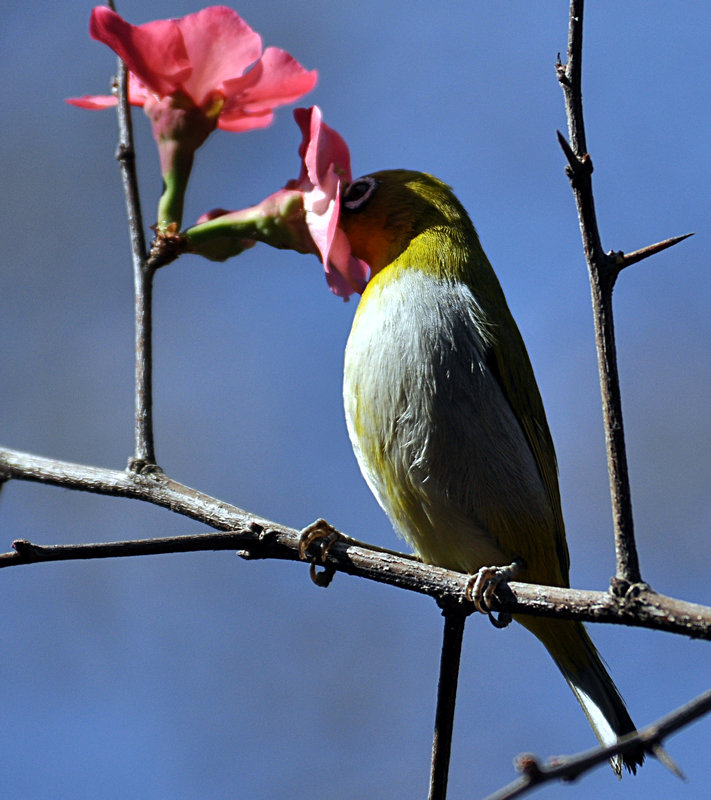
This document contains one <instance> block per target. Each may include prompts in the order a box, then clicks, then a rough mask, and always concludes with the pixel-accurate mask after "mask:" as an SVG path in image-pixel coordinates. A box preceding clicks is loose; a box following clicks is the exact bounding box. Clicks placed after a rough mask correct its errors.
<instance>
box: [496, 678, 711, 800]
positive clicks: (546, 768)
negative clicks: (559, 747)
mask: <svg viewBox="0 0 711 800" xmlns="http://www.w3.org/2000/svg"><path fill="white" fill-rule="evenodd" d="M709 711H711V690H709V691H707V692H704V693H703V694H701V695H699V696H698V697H696V698H695V699H694V700H691V701H690V702H688V703H686V704H685V705H683V706H681V707H680V708H678V709H676V710H675V711H672V712H671V713H670V714H667V715H666V716H664V717H661V719H658V720H657V721H656V722H653V723H652V724H651V725H647V727H646V728H642V729H641V730H639V731H636V732H635V733H631V734H629V735H628V736H625V737H623V738H622V739H620V741H619V742H617V743H616V744H614V745H611V746H609V747H595V748H593V749H591V750H585V751H584V752H582V753H578V754H577V755H575V756H556V757H555V758H551V759H549V761H548V763H547V764H541V763H540V762H539V761H538V759H537V758H536V757H535V756H533V755H529V754H526V755H520V756H518V758H517V759H516V767H517V769H518V770H519V771H520V772H521V773H522V775H521V777H520V778H518V779H517V780H515V781H513V782H512V783H510V784H509V785H508V786H504V787H503V788H502V789H499V791H497V792H494V794H491V795H489V796H488V797H486V798H485V800H513V798H514V797H521V796H522V795H524V794H527V793H528V792H530V791H532V790H533V789H534V788H536V787H538V786H540V785H541V784H543V783H548V782H549V781H554V780H560V781H573V780H576V779H577V778H579V777H580V775H582V774H583V773H584V772H587V771H588V770H590V769H592V768H593V767H596V766H598V765H599V764H604V763H605V762H607V761H608V760H609V759H610V758H611V757H612V756H614V755H616V754H618V753H626V752H628V751H629V750H634V749H635V748H636V747H639V745H640V744H641V745H642V746H643V747H644V748H645V749H647V750H648V751H649V752H650V753H655V752H656V753H659V747H660V745H661V743H662V742H663V741H664V740H665V739H666V738H667V737H668V736H670V735H671V734H672V733H675V732H676V731H678V730H680V729H681V728H683V727H684V726H686V725H688V724H689V723H691V722H693V721H694V720H696V719H698V718H699V717H701V716H703V715H704V714H708V713H709ZM662 754H663V756H664V757H665V758H666V759H667V761H666V762H665V763H666V765H667V766H669V767H670V768H671V769H672V771H674V772H675V774H677V775H678V776H679V777H680V778H683V775H682V774H681V772H680V771H679V769H678V767H676V765H675V764H674V763H673V762H671V760H670V759H669V757H668V756H666V754H664V753H663V751H662Z"/></svg>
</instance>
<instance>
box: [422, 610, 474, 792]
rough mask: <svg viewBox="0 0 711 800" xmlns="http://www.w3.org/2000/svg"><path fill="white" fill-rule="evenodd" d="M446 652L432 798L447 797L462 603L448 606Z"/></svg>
mask: <svg viewBox="0 0 711 800" xmlns="http://www.w3.org/2000/svg"><path fill="white" fill-rule="evenodd" d="M442 613H443V615H444V633H443V636H442V654H441V657H440V664H439V684H438V685H437V710H436V712H435V729H434V738H433V740H432V767H431V771H430V793H429V800H445V798H446V797H447V779H448V777H449V759H450V756H451V753H452V733H453V731H454V708H455V706H456V703H457V683H458V681H459V661H460V659H461V655H462V639H463V638H464V625H465V623H466V619H467V613H466V612H465V611H463V610H462V608H461V606H459V607H454V608H452V607H445V608H444V610H443V611H442Z"/></svg>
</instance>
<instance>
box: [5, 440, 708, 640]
mask: <svg viewBox="0 0 711 800" xmlns="http://www.w3.org/2000/svg"><path fill="white" fill-rule="evenodd" d="M2 479H15V480H27V481H36V482H40V483H46V484H51V485H54V486H62V487H64V488H66V489H74V490H78V491H85V492H93V493H95V494H104V495H112V496H115V497H131V498H134V499H137V500H143V501H146V502H149V503H153V504H155V505H158V506H162V507H164V508H169V509H170V510H171V511H174V512H176V513H178V514H182V515H184V516H187V517H190V518H191V519H194V520H197V521H199V522H202V523H204V524H205V525H209V526H210V527H211V528H215V529H218V530H220V531H231V532H232V533H231V534H230V536H231V537H233V538H231V539H230V540H226V539H225V538H224V534H215V533H206V534H198V535H196V536H192V537H187V539H186V538H185V537H168V538H165V539H147V540H142V541H141V540H139V541H133V542H118V543H116V542H114V543H107V544H88V545H87V544H85V545H55V546H51V547H39V546H37V545H30V544H29V543H24V542H23V543H21V544H20V545H19V551H20V552H12V553H4V554H0V567H3V566H7V567H9V566H14V565H19V564H28V563H34V562H38V561H57V560H66V559H67V558H107V557H117V556H128V555H148V554H152V553H158V552H165V553H167V552H185V551H187V550H224V549H229V550H232V549H235V550H238V551H239V554H240V555H241V556H243V557H245V558H277V559H286V560H290V561H298V560H299V544H300V540H301V532H300V531H298V530H295V529H294V528H289V527H287V526H284V525H280V524H279V523H276V522H272V521H270V520H267V519H264V518H263V517H259V516H257V515H255V514H250V513H249V512H248V511H244V510H243V509H241V508H237V507H236V506H233V505H229V504H228V503H225V502H223V501H221V500H218V499H216V498H214V497H210V496H209V495H206V494H203V493H202V492H199V491H197V490H195V489H191V488H190V487H188V486H185V485H183V484H181V483H178V482H177V481H174V480H172V479H171V478H168V477H167V476H166V475H164V474H163V473H161V472H149V473H147V474H137V473H134V472H131V471H120V470H110V469H101V468H98V467H89V466H85V465H81V464H72V463H70V462H64V461H56V460H54V459H49V458H43V457H41V456H35V455H31V454H29V453H22V452H19V451H16V450H8V449H0V480H2ZM235 531H236V532H237V533H235ZM188 540H190V541H188ZM67 548H73V550H69V549H67ZM326 563H327V564H328V565H329V566H332V567H333V568H334V569H336V570H338V571H340V572H345V573H347V574H349V575H355V576H358V577H361V578H367V579H369V580H374V581H377V582H379V583H387V584H390V585H392V586H397V587H399V588H402V589H407V590H409V591H414V592H418V593H420V594H426V595H429V596H431V597H433V598H434V599H436V600H437V601H438V602H439V603H440V604H443V603H444V604H446V603H454V604H456V603H460V602H465V600H464V598H465V592H466V589H467V586H468V584H469V577H468V576H467V575H464V574H462V573H459V572H451V571H449V570H445V569H442V568H440V567H433V566H430V565H428V564H422V563H421V562H419V561H418V560H417V559H415V558H413V557H411V556H406V555H401V554H398V553H395V552H393V551H391V550H385V549H382V548H376V547H373V546H371V545H368V544H363V543H361V542H358V541H356V540H355V539H351V538H350V537H347V536H343V537H342V539H340V540H339V541H337V542H335V543H334V544H333V545H332V546H331V547H330V548H329V550H328V557H327V560H326ZM508 587H509V591H507V590H505V589H500V590H499V594H498V596H497V603H496V608H495V609H494V610H496V611H506V612H508V613H515V614H534V615H537V616H548V617H556V618H558V619H577V620H581V621H583V622H608V623H614V624H618V625H631V626H635V627H643V628H651V629H654V630H663V631H667V632H669V633H679V634H683V635H685V636H691V637H694V638H701V639H709V640H711V608H708V607H706V606H702V605H698V604H695V603H688V602H686V601H683V600H676V599H674V598H671V597H667V596H665V595H661V594H657V593H656V592H653V591H652V590H651V589H650V588H649V587H647V586H645V585H644V584H640V585H636V586H632V587H630V588H629V589H628V590H627V591H626V592H624V593H622V594H621V595H620V596H616V595H613V594H611V593H608V592H594V591H587V590H585V591H583V590H579V589H563V588H559V587H554V586H538V585H533V584H526V583H518V582H511V583H510V584H509V585H508Z"/></svg>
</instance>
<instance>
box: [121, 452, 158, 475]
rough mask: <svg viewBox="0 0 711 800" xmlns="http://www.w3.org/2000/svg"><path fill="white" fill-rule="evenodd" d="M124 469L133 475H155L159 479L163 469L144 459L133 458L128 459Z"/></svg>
mask: <svg viewBox="0 0 711 800" xmlns="http://www.w3.org/2000/svg"><path fill="white" fill-rule="evenodd" d="M126 469H127V470H128V472H131V473H133V474H134V475H155V476H156V477H159V476H161V475H163V474H164V473H163V469H162V468H161V467H159V466H158V464H153V463H151V462H150V461H147V460H146V459H145V458H134V457H133V456H132V457H131V458H129V459H128V464H127V465H126Z"/></svg>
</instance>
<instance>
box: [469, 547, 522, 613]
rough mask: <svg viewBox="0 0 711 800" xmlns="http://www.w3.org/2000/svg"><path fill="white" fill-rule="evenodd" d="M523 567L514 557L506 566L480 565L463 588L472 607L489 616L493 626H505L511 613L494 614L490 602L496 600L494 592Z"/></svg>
mask: <svg viewBox="0 0 711 800" xmlns="http://www.w3.org/2000/svg"><path fill="white" fill-rule="evenodd" d="M522 569H523V562H522V561H521V560H520V559H516V560H515V561H513V562H512V563H511V564H509V565H508V566H507V567H481V569H480V570H479V571H478V572H477V573H476V574H474V575H472V576H471V577H470V578H469V580H468V582H467V585H466V588H465V589H464V595H465V597H466V598H467V600H469V601H470V602H471V603H474V608H476V610H477V611H478V612H479V613H481V614H486V615H487V616H488V617H489V621H490V622H491V624H492V625H493V626H494V627H495V628H505V627H506V626H507V625H508V624H509V623H510V622H511V614H509V613H507V612H505V611H502V612H500V613H499V615H498V617H497V616H495V615H494V612H493V610H492V604H493V602H495V600H496V592H497V590H498V589H499V588H500V587H501V586H502V585H503V586H505V585H506V584H507V583H508V582H509V581H511V580H513V579H514V578H516V577H517V575H518V574H519V573H520V572H521V570H522Z"/></svg>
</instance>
